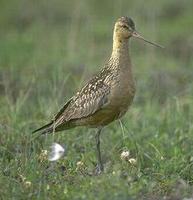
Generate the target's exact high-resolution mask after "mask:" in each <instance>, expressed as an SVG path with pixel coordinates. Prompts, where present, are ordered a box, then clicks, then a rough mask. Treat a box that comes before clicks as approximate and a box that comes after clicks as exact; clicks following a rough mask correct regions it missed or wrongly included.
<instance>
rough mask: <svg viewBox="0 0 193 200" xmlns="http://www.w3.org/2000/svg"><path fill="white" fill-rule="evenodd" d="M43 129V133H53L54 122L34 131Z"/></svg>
mask: <svg viewBox="0 0 193 200" xmlns="http://www.w3.org/2000/svg"><path fill="white" fill-rule="evenodd" d="M39 131H41V134H46V133H51V132H52V131H53V122H50V123H48V124H46V125H44V126H42V127H40V128H38V129H36V130H34V131H33V132H32V133H36V132H39Z"/></svg>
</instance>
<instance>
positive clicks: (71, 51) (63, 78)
mask: <svg viewBox="0 0 193 200" xmlns="http://www.w3.org/2000/svg"><path fill="white" fill-rule="evenodd" d="M192 9H193V1H192V0H185V1H182V0H162V1H161V0H160V1H155V0H149V1H136V0H119V1H117V0H111V1H110V0H106V1H99V0H84V1H80V0H71V1H66V0H54V1H51V0H50V1H49V0H30V1H28V0H0V155H1V156H0V162H1V166H2V170H1V171H2V173H4V174H5V176H2V177H5V179H3V178H2V179H1V180H0V182H1V181H2V184H1V185H4V187H7V191H12V192H14V193H15V195H16V194H20V192H19V191H22V192H23V191H24V192H25V191H27V190H25V189H23V185H22V186H21V187H20V185H18V184H16V183H17V181H18V182H19V183H20V181H19V180H20V179H19V178H18V177H19V176H18V174H23V175H25V176H26V177H27V178H28V180H30V181H31V182H32V184H33V183H35V184H34V187H35V188H36V187H37V188H36V190H35V189H34V191H35V192H34V193H32V194H31V195H34V194H36V193H38V194H39V193H41V192H42V191H44V190H45V191H47V189H46V188H47V185H46V186H44V185H43V184H42V182H41V181H42V180H44V179H41V180H40V178H44V170H45V166H44V165H41V164H39V162H38V159H37V156H38V155H37V154H39V153H40V152H41V150H42V149H43V148H45V146H46V142H47V139H46V140H45V138H44V137H43V138H40V139H38V140H33V139H32V137H33V136H31V131H32V130H33V129H35V128H37V127H38V126H39V125H42V124H43V123H45V122H48V120H49V119H51V118H52V116H53V114H55V113H56V112H57V111H58V109H59V108H60V107H61V105H63V104H64V102H65V101H66V100H67V99H68V98H69V97H71V95H73V94H74V92H75V91H76V90H77V88H80V87H81V86H82V85H83V84H84V83H85V81H87V80H88V78H89V77H90V76H91V75H92V74H95V73H96V72H97V71H98V70H99V69H100V68H101V67H102V66H103V65H104V63H105V61H107V60H108V58H109V57H110V55H111V49H112V32H113V26H114V23H115V21H116V19H117V18H118V17H120V16H130V17H132V19H133V20H134V22H135V24H136V29H137V30H138V32H140V33H141V34H142V35H143V36H144V37H145V38H147V39H149V40H151V41H155V42H157V43H159V44H161V45H163V46H165V49H159V48H155V47H153V46H151V45H149V44H147V43H144V42H143V41H139V40H136V39H134V38H131V40H130V56H131V59H132V63H133V73H134V77H135V79H136V83H137V93H136V96H135V100H134V103H133V105H132V108H131V109H130V112H128V114H127V115H126V117H124V119H123V123H124V126H121V128H120V124H118V127H116V126H117V123H114V124H113V125H112V126H110V128H108V129H105V131H104V132H106V133H107V132H108V134H104V137H103V143H102V146H103V149H104V151H105V150H106V152H105V153H106V154H105V156H106V160H107V161H109V162H110V164H108V165H106V168H107V170H109V171H111V170H114V172H115V173H114V175H113V177H114V178H113V177H111V179H109V182H108V180H107V179H105V177H103V180H100V181H104V182H103V183H104V185H103V186H104V191H103V192H101V193H100V192H99V193H98V192H97V193H93V195H96V194H97V195H99V194H100V195H103V194H104V195H107V196H108V194H109V195H112V194H116V192H117V195H123V194H126V191H128V189H127V187H125V185H127V184H130V188H132V187H133V191H134V193H135V192H136V193H138V191H140V190H141V189H142V191H143V190H144V188H146V190H148V191H149V190H152V191H161V192H160V193H161V194H162V193H164V192H165V191H168V190H169V188H170V187H169V186H170V185H173V182H174V180H176V179H177V178H180V179H183V180H184V182H185V181H187V183H188V184H189V183H190V184H192V182H193V181H192V180H193V177H192V166H193V165H192V160H193V159H192V151H193V139H192V130H193V126H192V118H193V106H192V105H193V99H192V97H193V56H192V55H193V11H192ZM115 124H116V125H115ZM115 127H116V129H115ZM91 131H92V130H90V131H88V129H78V131H74V130H70V131H69V132H70V133H69V134H65V137H64V135H63V134H59V135H57V137H58V138H57V140H58V141H60V143H65V144H67V145H68V146H69V147H73V148H71V149H69V150H68V157H67V158H65V159H66V160H65V161H64V162H65V166H67V168H69V169H70V170H71V171H70V170H69V173H72V172H73V170H75V168H76V162H77V161H79V160H83V161H85V162H87V164H88V166H91V163H94V158H95V152H94V150H93V145H94V142H93V141H94V140H93V138H92V136H91V135H90V133H91ZM118 131H119V132H118ZM80 133H84V134H80ZM115 133H116V134H115ZM109 139H111V141H112V142H111V143H109V141H110V140H109ZM80 141H81V142H80ZM48 143H49V141H48ZM68 146H67V149H68ZM35 147H36V148H35ZM91 149H92V151H91ZM124 149H129V150H131V154H132V155H133V156H134V157H136V158H137V160H138V162H139V163H140V164H139V165H138V166H137V168H133V169H134V172H133V171H131V170H130V166H127V165H126V164H122V163H121V162H120V156H119V153H120V152H121V151H122V150H124ZM160 155H163V156H161V157H160ZM165 158H166V161H167V162H165V161H163V160H164V159H165ZM189 162H190V164H187V163H189ZM108 166H110V167H109V168H108ZM91 168H92V166H91ZM135 169H136V170H135ZM125 171H126V173H128V171H129V173H130V174H129V176H130V177H132V179H129V177H128V178H123V179H122V178H120V177H122V176H121V175H120V176H119V174H122V173H123V174H125ZM36 172H37V173H36ZM76 173H77V172H76V171H75V180H77V178H78V177H77V176H76ZM116 173H117V174H118V175H116ZM7 174H8V175H7ZM40 174H41V175H40ZM59 175H60V173H59V174H58V176H59ZM71 175H72V174H70V177H71ZM162 175H163V176H162ZM8 176H9V179H7V177H8ZM41 176H42V177H41ZM50 176H51V178H50V180H49V181H48V182H45V184H52V182H53V181H52V180H53V177H54V175H52V174H50ZM72 176H74V174H73V175H72ZM109 176H110V175H109ZM10 177H12V178H10ZM55 177H56V179H55V183H57V184H58V188H57V189H58V190H57V191H59V192H58V194H60V193H61V192H60V187H59V186H60V184H61V182H62V183H63V184H66V185H65V187H66V188H67V187H72V190H76V192H77V195H78V194H80V192H79V191H80V188H79V185H80V186H81V187H82V188H83V185H84V184H85V188H86V189H85V192H87V193H88V194H89V195H90V194H91V193H92V191H91V192H89V191H90V190H92V187H91V184H90V183H89V184H88V185H87V186H86V184H87V183H86V181H85V182H84V180H83V183H82V182H81V181H82V180H81V176H80V179H79V183H82V184H79V183H78V184H76V185H75V187H74V185H73V184H72V183H71V178H70V179H69V178H68V176H66V179H65V180H66V182H65V181H63V180H64V178H65V177H63V175H61V177H60V179H61V180H62V181H61V182H60V179H59V178H57V176H55ZM123 177H127V176H125V175H123ZM133 177H134V178H133ZM136 177H137V178H136ZM160 177H161V178H160ZM151 178H152V180H151ZM91 179H92V178H91ZM91 179H89V180H91ZM12 180H15V182H13V181H12ZM112 180H114V181H112ZM128 180H134V181H133V182H134V183H133V185H132V183H130V182H132V181H130V182H129V181H128ZM135 180H137V183H136V182H135ZM37 181H38V182H39V183H40V184H37ZM91 182H92V181H91ZM126 182H129V183H126ZM5 183H7V184H5ZM68 183H70V184H68ZM92 183H93V188H94V190H96V189H97V185H98V186H100V182H97V181H96V180H95V179H93V182H92ZM108 183H109V184H108ZM120 183H121V184H120ZM125 183H126V184H125ZM9 184H10V185H11V187H9ZM13 184H15V187H16V188H17V189H18V190H17V189H14V187H13ZM41 184H42V185H41ZM113 184H114V185H113ZM140 184H141V185H140ZM95 185H96V187H95ZM131 185H132V186H131ZM48 186H49V185H48ZM41 187H42V189H40V188H41ZM172 187H173V186H172ZM12 188H13V189H12ZM105 188H106V189H105ZM112 188H114V189H113V193H112V190H111V189H112ZM115 188H116V189H115ZM99 189H100V187H99ZM55 190H56V188H54V190H53V196H54V195H55ZM123 190H124V191H123ZM61 191H62V192H63V189H61ZM70 191H71V190H70ZM96 191H97V190H96ZM99 191H100V190H99ZM115 191H116V192H115ZM3 192H5V195H9V194H10V192H6V190H4V189H2V188H0V193H2V194H3ZM124 192H125V193H124ZM44 194H47V193H46V192H45V193H43V195H44ZM70 194H71V193H70ZM26 195H28V197H29V195H30V193H29V192H26ZM73 195H74V194H73V193H72V196H73ZM80 195H83V196H84V193H82V194H80ZM7 199H8V198H7ZM20 199H21V198H20ZM53 199H54V198H53ZM70 199H71V198H70ZM80 199H81V198H80ZM82 199H85V198H82ZM91 199H93V197H92V198H91ZM104 199H105V198H104ZM106 199H107V198H106ZM111 199H113V198H111ZM121 199H124V198H121ZM125 199H128V198H125ZM150 199H153V198H150Z"/></svg>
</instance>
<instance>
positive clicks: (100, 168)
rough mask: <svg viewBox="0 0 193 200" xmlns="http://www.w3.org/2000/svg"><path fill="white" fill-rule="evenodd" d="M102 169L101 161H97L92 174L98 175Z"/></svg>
mask: <svg viewBox="0 0 193 200" xmlns="http://www.w3.org/2000/svg"><path fill="white" fill-rule="evenodd" d="M103 171H104V167H103V164H102V163H98V164H97V166H96V167H95V171H94V174H95V175H100V174H101V173H102V172H103Z"/></svg>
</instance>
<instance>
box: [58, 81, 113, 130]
mask: <svg viewBox="0 0 193 200" xmlns="http://www.w3.org/2000/svg"><path fill="white" fill-rule="evenodd" d="M109 94H110V87H109V85H108V84H105V82H104V80H103V79H98V78H95V79H92V80H91V81H89V82H88V83H87V84H86V85H85V87H83V88H82V89H81V90H80V91H79V92H77V94H76V95H75V96H74V97H72V98H71V100H70V101H69V102H68V103H67V104H65V106H64V107H63V108H62V109H61V110H60V111H59V113H58V114H57V115H56V116H55V118H54V121H55V126H56V127H57V126H58V125H61V124H63V123H65V122H68V121H70V120H73V119H80V118H84V117H88V116H90V115H92V114H94V113H95V112H96V111H98V110H100V109H101V108H102V107H104V105H105V104H107V103H108V96H109Z"/></svg>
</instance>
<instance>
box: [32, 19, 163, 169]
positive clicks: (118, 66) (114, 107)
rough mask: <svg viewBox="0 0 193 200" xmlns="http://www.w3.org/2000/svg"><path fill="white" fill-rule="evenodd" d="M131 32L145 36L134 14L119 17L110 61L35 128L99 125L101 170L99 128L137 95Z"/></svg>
mask: <svg viewBox="0 0 193 200" xmlns="http://www.w3.org/2000/svg"><path fill="white" fill-rule="evenodd" d="M131 36H134V37H137V38H140V39H143V40H145V39H144V38H142V37H141V36H140V35H139V34H138V33H137V32H136V31H135V24H134V22H133V21H132V19H131V18H128V17H121V18H119V19H118V20H117V22H116V23H115V27H114V33H113V50H112V54H111V57H110V59H109V61H108V62H107V63H106V64H105V66H104V67H103V68H102V70H101V71H100V72H99V73H98V74H97V75H96V76H94V77H93V78H91V79H90V80H89V81H88V82H87V84H86V85H85V86H84V87H83V88H82V89H81V90H79V91H78V92H77V93H76V94H75V95H74V96H73V97H72V98H71V99H70V100H69V101H68V102H67V103H66V104H65V105H64V106H63V108H62V109H61V110H60V111H59V112H58V114H57V115H55V117H54V118H53V120H52V121H51V122H50V123H49V124H47V125H45V126H43V127H41V128H39V129H37V130H36V131H42V133H51V132H57V131H61V130H65V129H69V128H73V127H76V126H90V127H96V128H98V129H99V131H98V134H97V149H98V159H99V168H100V170H102V169H103V166H102V162H101V156H100V149H99V148H100V140H99V135H100V130H101V128H102V127H103V126H105V125H107V124H109V123H111V122H112V121H114V120H116V119H119V118H120V117H122V116H123V115H124V114H125V113H126V111H127V110H128V108H129V106H130V104H131V103H132V101H133V98H134V95H135V84H134V80H133V75H132V67H131V60H130V57H129V48H128V39H129V38H130V37H131ZM145 41H146V40H145ZM147 42H149V41H147ZM149 43H151V42H149ZM151 44H152V43H151ZM154 45H156V46H159V45H157V44H154ZM36 131H34V132H36Z"/></svg>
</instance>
